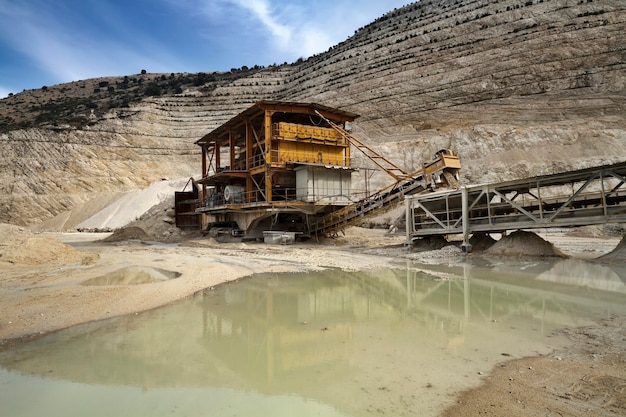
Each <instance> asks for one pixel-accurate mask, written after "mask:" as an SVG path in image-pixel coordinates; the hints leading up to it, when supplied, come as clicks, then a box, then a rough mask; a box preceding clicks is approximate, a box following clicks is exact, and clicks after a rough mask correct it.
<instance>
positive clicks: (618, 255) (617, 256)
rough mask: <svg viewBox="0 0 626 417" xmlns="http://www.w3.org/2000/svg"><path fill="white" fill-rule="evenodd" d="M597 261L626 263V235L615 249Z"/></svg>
mask: <svg viewBox="0 0 626 417" xmlns="http://www.w3.org/2000/svg"><path fill="white" fill-rule="evenodd" d="M597 261H599V262H606V263H626V235H624V237H623V238H622V240H620V241H619V243H618V244H617V246H616V247H615V249H613V250H612V251H611V252H609V253H607V254H606V255H602V256H600V257H599V258H598V259H597Z"/></svg>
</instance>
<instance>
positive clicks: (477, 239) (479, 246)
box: [469, 233, 497, 252]
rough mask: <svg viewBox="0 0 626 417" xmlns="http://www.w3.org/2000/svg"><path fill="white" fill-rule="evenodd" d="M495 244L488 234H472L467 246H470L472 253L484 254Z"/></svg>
mask: <svg viewBox="0 0 626 417" xmlns="http://www.w3.org/2000/svg"><path fill="white" fill-rule="evenodd" d="M496 242H497V241H496V240H495V239H494V238H492V237H491V236H490V235H489V234H488V233H474V234H472V237H471V238H470V240H469V244H470V245H472V252H484V251H486V250H487V249H489V248H490V247H492V246H493V245H495V243H496Z"/></svg>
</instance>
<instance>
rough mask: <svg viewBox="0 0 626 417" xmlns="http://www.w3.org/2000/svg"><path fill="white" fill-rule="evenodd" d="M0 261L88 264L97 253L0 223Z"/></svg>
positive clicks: (40, 263)
mask: <svg viewBox="0 0 626 417" xmlns="http://www.w3.org/2000/svg"><path fill="white" fill-rule="evenodd" d="M0 236H2V237H3V238H2V240H1V241H0V262H9V263H12V264H25V265H42V264H47V263H54V264H74V263H78V264H84V265H86V264H90V263H92V262H93V261H94V260H95V259H97V257H98V255H97V254H93V253H86V252H81V251H78V250H76V249H74V248H73V247H71V246H68V245H66V244H64V243H63V242H61V241H60V240H58V239H56V238H54V237H51V236H44V235H36V234H33V233H32V232H29V231H27V230H25V229H22V228H20V227H16V226H12V225H8V224H0Z"/></svg>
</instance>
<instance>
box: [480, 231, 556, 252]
mask: <svg viewBox="0 0 626 417" xmlns="http://www.w3.org/2000/svg"><path fill="white" fill-rule="evenodd" d="M484 253H485V255H493V256H542V257H563V258H564V257H565V255H564V254H563V253H562V252H561V251H560V250H558V249H557V248H556V247H555V246H554V245H553V244H552V243H550V242H548V241H547V240H544V239H543V238H541V237H540V236H537V235H536V234H535V233H532V232H525V231H523V230H518V231H516V232H513V233H511V234H510V235H507V236H505V237H503V238H502V239H500V240H499V241H497V242H496V243H494V244H493V246H491V247H490V248H489V249H487V250H486V251H485V252H484Z"/></svg>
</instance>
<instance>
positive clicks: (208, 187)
mask: <svg viewBox="0 0 626 417" xmlns="http://www.w3.org/2000/svg"><path fill="white" fill-rule="evenodd" d="M322 116H323V117H322ZM357 117H358V115H356V114H353V113H350V112H346V111H342V110H338V109H333V108H330V107H326V106H322V105H319V104H314V103H289V102H278V101H260V102H258V103H256V104H255V105H254V106H252V107H250V108H249V109H247V110H245V111H243V112H242V113H240V114H239V115H237V116H235V117H234V118H232V119H231V120H229V121H228V122H226V123H224V124H223V125H222V126H220V127H218V128H217V129H215V130H213V131H212V132H210V133H208V134H207V135H205V136H204V137H202V138H201V139H200V140H198V141H197V142H196V144H198V145H199V146H201V147H202V178H201V179H200V180H199V181H198V183H199V184H201V185H202V191H201V196H200V197H201V198H200V208H199V209H198V211H199V212H201V213H204V214H205V215H208V216H209V219H210V221H214V222H215V223H217V224H220V225H222V226H224V225H231V226H235V223H236V227H238V228H239V229H240V230H241V232H243V233H245V234H246V235H247V236H248V237H260V236H259V234H260V233H261V232H262V231H263V230H281V229H282V230H287V229H288V230H290V231H296V232H298V231H303V230H305V229H306V227H305V225H306V220H307V216H308V215H320V214H325V213H329V212H332V211H334V210H336V209H337V208H338V207H343V206H345V205H347V204H350V202H351V200H350V197H351V192H352V191H351V173H352V170H353V168H352V167H351V161H350V143H349V142H348V141H347V139H346V138H345V137H344V136H343V135H342V134H341V133H339V132H338V131H337V130H335V129H333V128H331V127H330V125H329V124H328V122H327V120H330V121H332V122H333V123H335V124H337V125H339V126H341V127H343V128H345V129H348V130H349V129H350V123H351V122H352V121H353V120H354V119H356V118H357ZM207 221H209V220H207ZM263 222H265V223H267V224H266V225H260V223H263ZM277 223H279V224H281V226H280V227H279V228H278V229H277V228H276V224H277ZM272 226H274V228H272ZM255 231H256V234H255Z"/></svg>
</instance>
